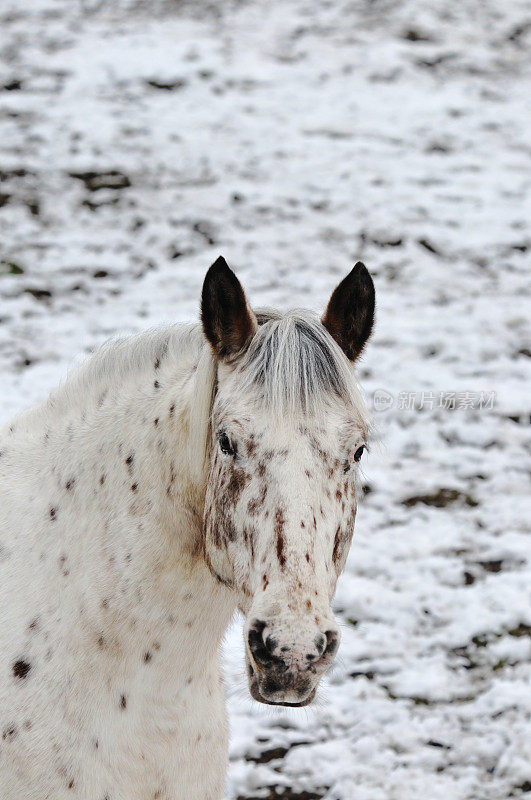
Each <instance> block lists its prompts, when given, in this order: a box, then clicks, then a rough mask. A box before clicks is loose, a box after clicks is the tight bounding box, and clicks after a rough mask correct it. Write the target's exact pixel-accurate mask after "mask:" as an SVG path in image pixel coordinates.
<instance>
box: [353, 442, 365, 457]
mask: <svg viewBox="0 0 531 800" xmlns="http://www.w3.org/2000/svg"><path fill="white" fill-rule="evenodd" d="M364 450H365V445H364V444H362V445H361V447H358V449H357V450H356V452H355V453H354V461H359V460H360V459H361V457H362V455H363V451H364Z"/></svg>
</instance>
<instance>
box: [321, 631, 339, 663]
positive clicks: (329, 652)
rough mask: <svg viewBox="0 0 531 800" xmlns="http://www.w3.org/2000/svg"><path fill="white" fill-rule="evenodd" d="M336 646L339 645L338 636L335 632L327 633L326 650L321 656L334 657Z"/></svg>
mask: <svg viewBox="0 0 531 800" xmlns="http://www.w3.org/2000/svg"><path fill="white" fill-rule="evenodd" d="M338 645H339V635H338V633H337V631H327V632H326V648H325V651H324V653H323V655H325V656H327V657H329V658H331V657H332V656H333V655H335V652H336V650H337V648H338Z"/></svg>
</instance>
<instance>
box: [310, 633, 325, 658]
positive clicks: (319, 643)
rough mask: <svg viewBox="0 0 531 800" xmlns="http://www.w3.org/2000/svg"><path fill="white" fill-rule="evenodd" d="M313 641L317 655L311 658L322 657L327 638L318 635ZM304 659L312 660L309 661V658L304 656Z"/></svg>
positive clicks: (323, 635) (320, 634)
mask: <svg viewBox="0 0 531 800" xmlns="http://www.w3.org/2000/svg"><path fill="white" fill-rule="evenodd" d="M313 641H314V644H315V647H316V648H317V653H318V656H313V658H317V657H319V656H322V655H323V653H324V651H325V648H326V645H327V636H325V634H324V633H318V634H317V636H316V637H315V639H314V640H313ZM306 658H307V659H308V660H309V661H311V660H312V659H310V657H309V656H306Z"/></svg>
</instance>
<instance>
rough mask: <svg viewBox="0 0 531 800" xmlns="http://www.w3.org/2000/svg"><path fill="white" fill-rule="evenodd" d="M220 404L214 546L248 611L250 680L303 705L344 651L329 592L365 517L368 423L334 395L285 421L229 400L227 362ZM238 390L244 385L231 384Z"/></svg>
mask: <svg viewBox="0 0 531 800" xmlns="http://www.w3.org/2000/svg"><path fill="white" fill-rule="evenodd" d="M225 378H226V379H225V381H224V380H223V379H222V380H221V381H220V389H219V393H218V398H217V401H216V405H215V408H214V432H213V448H212V454H211V467H210V476H209V481H208V488H207V497H206V508H205V536H204V547H205V557H206V560H207V563H208V564H209V566H210V569H211V571H212V573H213V574H214V575H215V576H216V578H217V580H219V581H221V582H222V583H224V584H226V585H227V586H230V587H232V588H233V589H234V590H236V591H237V593H238V600H239V607H240V609H241V611H242V612H243V613H244V615H245V616H246V619H247V623H246V651H247V664H248V674H249V684H250V691H251V694H252V695H253V697H254V698H255V699H257V700H260V701H262V702H266V703H275V704H276V703H282V704H285V705H304V704H306V703H308V702H310V701H311V699H312V698H313V696H314V694H315V688H316V684H317V681H318V679H319V677H320V676H321V675H322V674H323V673H324V672H325V671H326V669H327V668H328V667H329V665H330V663H331V661H332V659H333V656H334V655H335V652H336V650H337V646H338V642H339V632H338V628H337V625H336V623H335V622H334V619H333V615H332V611H331V608H330V602H331V599H332V596H333V593H334V590H335V585H336V581H337V577H338V575H339V574H340V572H341V571H342V569H343V567H344V564H345V560H346V557H347V553H348V550H349V546H350V542H351V539H352V534H353V530H354V521H355V518H356V485H357V480H356V476H357V471H358V470H357V467H358V462H359V460H360V458H361V455H362V453H363V449H364V442H365V433H364V431H362V430H361V429H360V427H359V426H357V425H356V424H355V423H354V422H352V420H351V419H349V416H348V413H347V410H346V409H345V408H341V406H340V404H339V401H338V404H337V407H335V408H334V406H333V405H331V407H330V409H329V413H328V414H323V415H322V416H321V417H320V419H319V420H317V419H311V418H309V417H306V418H305V419H304V420H303V421H302V422H301V421H290V422H287V421H284V422H282V421H279V420H278V419H277V418H275V416H274V415H272V414H271V413H268V412H267V411H266V410H265V409H263V408H260V404H259V403H258V402H257V403H256V404H254V403H251V405H254V411H253V412H251V409H250V406H249V401H248V402H240V403H238V409H236V408H235V403H234V402H232V403H231V406H232V408H231V413H227V408H228V398H227V394H232V392H233V389H234V382H235V381H237V376H236V375H232V376H231V374H230V372H229V371H227V374H226V376H225ZM233 396H238V395H237V394H236V395H233Z"/></svg>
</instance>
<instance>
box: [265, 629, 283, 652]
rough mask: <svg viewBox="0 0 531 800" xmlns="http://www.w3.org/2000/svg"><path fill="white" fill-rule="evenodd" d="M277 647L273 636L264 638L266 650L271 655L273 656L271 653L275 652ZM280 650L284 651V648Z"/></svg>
mask: <svg viewBox="0 0 531 800" xmlns="http://www.w3.org/2000/svg"><path fill="white" fill-rule="evenodd" d="M277 645H278V642H277V640H276V639H275V637H274V636H271V634H269V636H266V640H265V646H266V650H269V652H270V653H271V655H273V653H274V652H275V649H276V647H277ZM282 649H284V648H282Z"/></svg>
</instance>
